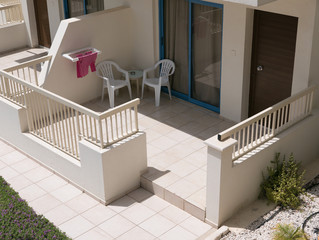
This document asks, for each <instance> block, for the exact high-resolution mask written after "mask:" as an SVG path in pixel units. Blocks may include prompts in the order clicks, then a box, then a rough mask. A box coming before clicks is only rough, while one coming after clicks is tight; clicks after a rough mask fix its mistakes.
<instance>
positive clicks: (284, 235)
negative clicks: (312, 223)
mask: <svg viewBox="0 0 319 240" xmlns="http://www.w3.org/2000/svg"><path fill="white" fill-rule="evenodd" d="M306 239H307V238H306V236H305V234H304V233H303V231H302V230H301V229H300V228H299V227H297V228H296V227H294V226H292V225H291V224H278V225H277V226H276V228H275V232H274V237H273V240H306Z"/></svg>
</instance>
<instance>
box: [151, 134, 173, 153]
mask: <svg viewBox="0 0 319 240" xmlns="http://www.w3.org/2000/svg"><path fill="white" fill-rule="evenodd" d="M177 143H178V142H177V141H175V140H172V139H170V138H168V137H166V136H162V137H159V138H157V139H155V140H153V141H152V142H151V144H152V145H153V146H155V147H157V148H159V149H161V150H167V149H169V148H171V147H173V146H175V145H176V144H177Z"/></svg>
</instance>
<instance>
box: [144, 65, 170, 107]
mask: <svg viewBox="0 0 319 240" xmlns="http://www.w3.org/2000/svg"><path fill="white" fill-rule="evenodd" d="M157 67H160V73H159V77H158V78H147V73H148V72H150V71H154V70H155V69H156V68H157ZM174 71H175V64H174V62H173V61H171V60H169V59H163V60H160V61H159V62H157V63H156V64H155V65H154V67H151V68H148V69H145V70H144V71H143V83H142V97H141V98H143V94H144V85H147V86H150V87H153V88H154V90H155V106H156V107H158V106H159V105H160V94H161V87H162V86H166V87H167V88H168V93H169V98H170V99H172V95H171V87H170V84H169V76H170V75H172V74H173V73H174Z"/></svg>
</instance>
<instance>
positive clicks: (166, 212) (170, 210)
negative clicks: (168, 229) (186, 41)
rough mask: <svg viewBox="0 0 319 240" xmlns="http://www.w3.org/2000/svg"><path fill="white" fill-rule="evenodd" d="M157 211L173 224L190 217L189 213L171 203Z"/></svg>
mask: <svg viewBox="0 0 319 240" xmlns="http://www.w3.org/2000/svg"><path fill="white" fill-rule="evenodd" d="M159 213H160V214H161V215H163V216H164V217H165V218H167V219H169V220H170V221H172V222H173V223H175V224H179V223H181V222H183V221H184V220H186V219H187V218H189V217H190V215H189V214H188V213H187V212H185V211H183V210H182V209H180V208H178V207H175V206H172V205H170V206H168V207H167V208H165V209H163V210H162V211H160V212H159Z"/></svg>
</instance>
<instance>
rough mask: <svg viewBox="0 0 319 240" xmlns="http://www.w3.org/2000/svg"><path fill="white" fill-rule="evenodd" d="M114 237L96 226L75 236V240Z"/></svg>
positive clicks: (98, 239)
mask: <svg viewBox="0 0 319 240" xmlns="http://www.w3.org/2000/svg"><path fill="white" fill-rule="evenodd" d="M112 239H114V238H113V237H111V236H110V235H108V234H107V233H106V232H104V231H103V230H102V229H100V228H98V227H96V228H93V229H91V230H89V231H88V232H86V233H84V234H82V235H80V236H79V237H77V238H75V240H112Z"/></svg>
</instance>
